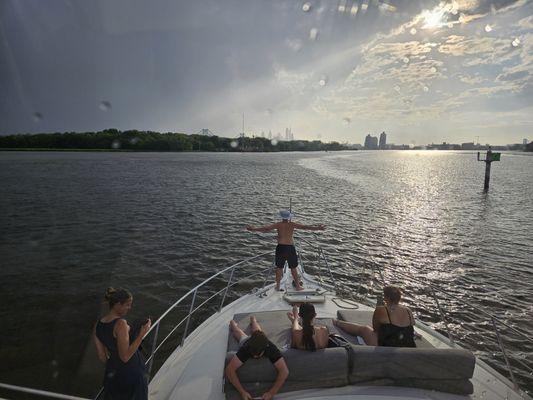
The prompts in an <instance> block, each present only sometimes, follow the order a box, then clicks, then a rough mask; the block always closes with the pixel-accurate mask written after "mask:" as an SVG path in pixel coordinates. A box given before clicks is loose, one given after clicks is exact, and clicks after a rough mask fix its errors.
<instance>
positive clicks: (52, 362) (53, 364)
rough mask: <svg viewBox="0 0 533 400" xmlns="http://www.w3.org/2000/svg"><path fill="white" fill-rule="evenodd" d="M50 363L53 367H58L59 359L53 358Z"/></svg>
mask: <svg viewBox="0 0 533 400" xmlns="http://www.w3.org/2000/svg"><path fill="white" fill-rule="evenodd" d="M50 364H52V367H57V365H58V364H57V360H52V361H51V362H50Z"/></svg>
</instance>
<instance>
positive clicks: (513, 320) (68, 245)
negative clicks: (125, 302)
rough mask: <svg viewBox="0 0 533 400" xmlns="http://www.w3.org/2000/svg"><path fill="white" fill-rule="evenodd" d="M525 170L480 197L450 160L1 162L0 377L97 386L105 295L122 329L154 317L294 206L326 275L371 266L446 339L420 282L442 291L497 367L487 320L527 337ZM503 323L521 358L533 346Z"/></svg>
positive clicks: (120, 156)
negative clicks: (113, 296) (114, 296)
mask: <svg viewBox="0 0 533 400" xmlns="http://www.w3.org/2000/svg"><path fill="white" fill-rule="evenodd" d="M532 173H533V157H531V156H529V155H527V154H504V155H503V156H502V161H501V162H500V163H494V164H493V167H492V180H491V189H490V193H488V194H484V193H483V192H482V190H481V189H482V185H483V175H484V165H482V163H478V162H477V161H476V158H475V155H474V154H471V153H461V152H423V151H421V152H414V151H409V152H407V151H406V152H390V151H384V152H342V153H303V154H302V153H278V154H247V153H238V154H237V153H231V154H217V153H183V154H180V153H67V152H57V153H56V152H53V153H52V152H50V153H46V152H39V153H29V152H24V153H15V152H8V153H0V182H1V185H0V227H1V230H0V254H1V258H0V265H1V269H0V274H1V280H2V290H1V294H0V319H1V320H2V321H3V323H2V329H1V330H0V344H1V345H0V361H1V362H0V376H1V379H0V381H5V382H9V383H12V384H20V385H30V386H33V387H37V388H43V389H51V390H59V391H64V392H68V393H71V394H77V395H85V396H89V395H91V394H94V388H95V387H98V386H99V384H100V382H101V376H100V375H99V374H100V371H99V370H97V371H96V372H95V370H94V369H93V368H92V365H93V364H94V362H95V360H94V359H93V355H92V352H91V346H92V343H91V341H90V332H91V329H92V325H93V324H94V321H95V320H96V319H97V318H98V315H99V314H100V313H101V312H102V310H103V308H102V304H101V297H102V294H103V292H104V290H105V288H106V287H107V286H125V287H128V288H129V289H130V290H131V291H132V292H133V293H134V299H135V300H134V310H133V312H132V315H131V316H130V318H131V319H134V318H140V317H142V316H145V315H147V314H149V315H152V316H157V315H160V314H161V313H162V312H163V311H164V310H165V309H166V308H167V307H168V305H169V304H171V303H172V302H173V301H175V300H176V299H177V298H178V297H179V296H181V295H183V294H184V293H185V292H186V290H187V289H188V288H190V287H192V286H193V285H195V284H197V283H199V282H201V281H202V280H203V279H205V278H206V277H208V276H209V275H211V274H212V273H213V272H214V271H216V270H218V269H220V268H221V267H223V266H227V265H230V264H231V263H232V262H234V261H237V260H240V259H242V258H245V257H249V256H251V255H254V254H256V253H258V252H262V251H268V250H269V249H272V248H273V245H274V237H273V236H272V235H257V234H251V233H249V232H246V231H245V230H244V226H245V225H247V224H261V223H271V222H274V221H275V220H276V218H277V216H276V214H277V210H279V209H281V208H286V207H287V206H288V203H289V198H290V197H292V199H293V209H294V211H295V213H296V218H295V220H298V221H300V222H303V223H311V224H313V223H324V224H325V225H326V226H327V230H326V231H325V232H324V233H321V235H320V236H319V241H320V243H321V244H322V245H323V247H324V249H325V251H326V254H327V256H328V257H329V260H330V263H331V265H332V267H333V271H334V276H335V278H336V279H337V280H339V281H341V282H342V283H344V284H345V285H346V286H347V287H348V288H350V290H351V291H352V292H354V293H355V292H356V291H359V290H360V289H361V287H365V288H366V289H368V290H376V288H377V287H378V286H379V284H378V282H379V281H380V280H381V277H379V272H377V271H378V270H381V271H382V272H381V273H382V275H383V277H384V279H385V280H386V281H390V282H395V283H399V284H401V285H402V286H403V287H404V288H405V291H406V302H407V303H408V304H409V305H410V306H411V307H412V308H413V309H414V310H415V311H416V313H417V315H418V317H419V318H421V319H422V320H424V321H427V322H428V323H431V324H432V325H433V326H434V327H435V328H437V329H439V330H441V331H445V330H446V326H445V324H444V323H442V322H440V318H439V313H438V310H437V309H436V307H435V303H434V301H433V300H432V298H431V293H430V291H428V285H427V284H428V283H432V284H433V285H435V287H436V288H439V289H441V290H442V291H444V292H445V293H448V294H449V295H450V297H449V298H445V297H441V298H440V304H441V306H442V307H443V309H444V310H445V311H446V312H447V313H448V315H449V328H450V330H451V332H452V335H453V336H454V337H455V339H456V340H457V341H458V342H459V343H460V344H462V345H464V346H467V347H469V348H471V349H473V350H475V351H476V352H478V354H479V355H480V356H481V357H483V358H484V359H487V360H492V361H491V363H492V365H493V366H495V367H496V368H498V369H499V370H503V367H504V364H503V361H502V359H501V357H500V356H499V352H498V351H497V345H496V337H495V336H494V334H493V333H492V327H491V324H490V321H488V320H487V318H484V315H483V312H488V313H491V314H494V315H496V316H497V317H498V318H500V319H501V320H502V321H503V322H505V323H506V324H508V325H509V326H511V327H516V328H518V329H520V330H522V331H525V332H529V331H531V330H533V322H532V320H533V319H532V317H533V307H532V305H531V298H532V296H533V280H532V277H533V266H532V260H533V209H532V207H531V201H532V200H531V199H532V198H533V185H532V179H531V176H532ZM405 274H409V275H410V276H414V277H415V278H417V279H418V280H417V281H415V280H412V279H407V278H406V277H405ZM372 278H375V279H372ZM374 285H375V287H374ZM466 305H470V306H475V307H477V309H476V308H471V307H469V306H466ZM501 329H502V334H503V338H504V341H505V342H506V343H507V345H508V349H509V351H510V353H511V355H512V356H513V357H514V358H518V359H520V360H521V361H522V362H524V363H525V364H526V365H527V366H529V367H531V366H533V358H532V356H531V354H532V352H533V345H532V344H531V343H528V342H527V341H526V340H524V339H523V338H522V337H520V336H519V335H518V334H517V333H516V332H513V331H512V330H511V329H509V328H506V327H505V326H501ZM493 353H494V355H495V357H496V358H494V357H493ZM515 366H516V367H517V375H518V377H519V379H520V382H521V383H522V384H523V385H524V386H525V388H527V389H530V390H531V389H532V388H533V385H532V383H531V375H530V374H529V372H528V371H527V369H526V367H524V366H522V365H520V364H515Z"/></svg>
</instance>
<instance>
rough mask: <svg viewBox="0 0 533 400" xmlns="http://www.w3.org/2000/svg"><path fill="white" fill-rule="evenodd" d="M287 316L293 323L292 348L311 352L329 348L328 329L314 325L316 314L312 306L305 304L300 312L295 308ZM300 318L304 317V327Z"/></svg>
mask: <svg viewBox="0 0 533 400" xmlns="http://www.w3.org/2000/svg"><path fill="white" fill-rule="evenodd" d="M287 316H288V317H289V320H290V321H291V323H292V329H291V333H292V335H291V347H293V348H295V349H300V350H311V351H315V350H318V349H324V348H326V347H329V346H328V343H329V331H328V328H327V327H326V326H314V325H313V321H314V319H315V317H316V312H315V307H314V306H313V305H312V304H309V303H303V304H302V305H301V306H300V310H299V311H298V307H297V306H293V307H292V311H289V312H288V313H287ZM298 316H300V317H302V326H300V324H299V322H298Z"/></svg>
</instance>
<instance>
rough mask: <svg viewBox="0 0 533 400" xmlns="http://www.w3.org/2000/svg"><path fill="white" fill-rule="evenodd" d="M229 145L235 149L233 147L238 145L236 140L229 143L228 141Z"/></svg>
mask: <svg viewBox="0 0 533 400" xmlns="http://www.w3.org/2000/svg"><path fill="white" fill-rule="evenodd" d="M229 145H230V146H231V147H232V148H234V149H235V148H237V146H238V145H239V144H238V143H237V141H236V140H232V141H231V143H230V144H229Z"/></svg>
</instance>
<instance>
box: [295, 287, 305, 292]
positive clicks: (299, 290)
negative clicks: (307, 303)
mask: <svg viewBox="0 0 533 400" xmlns="http://www.w3.org/2000/svg"><path fill="white" fill-rule="evenodd" d="M302 290H304V288H303V287H301V286H296V291H297V292H301V291H302Z"/></svg>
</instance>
